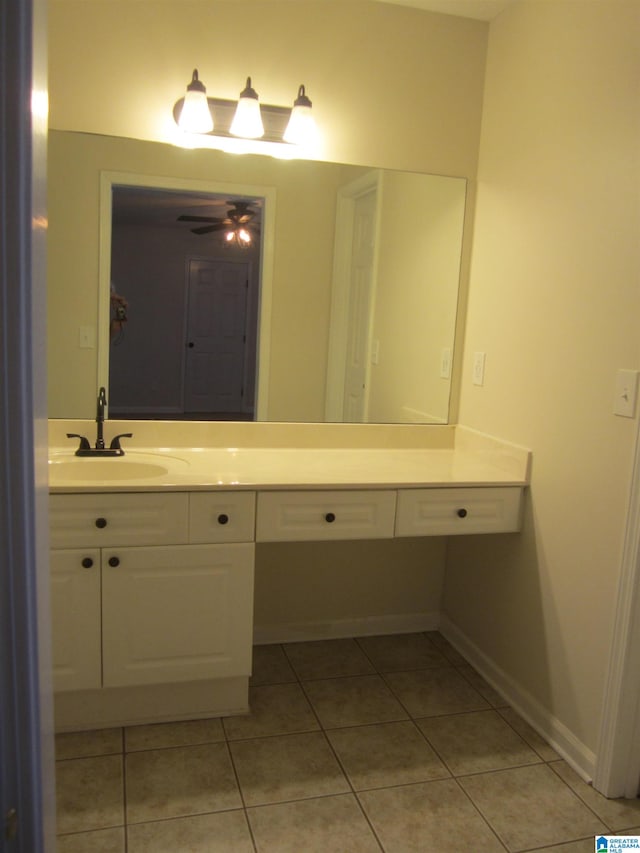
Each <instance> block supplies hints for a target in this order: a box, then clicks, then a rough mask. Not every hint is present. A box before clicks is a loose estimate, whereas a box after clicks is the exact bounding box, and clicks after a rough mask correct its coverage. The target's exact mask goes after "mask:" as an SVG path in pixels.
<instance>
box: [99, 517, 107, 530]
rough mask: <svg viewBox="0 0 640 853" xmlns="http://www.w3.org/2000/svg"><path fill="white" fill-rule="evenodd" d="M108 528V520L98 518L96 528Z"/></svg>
mask: <svg viewBox="0 0 640 853" xmlns="http://www.w3.org/2000/svg"><path fill="white" fill-rule="evenodd" d="M106 526H107V519H106V518H96V527H99V528H100V529H101V530H102V528H103V527H106Z"/></svg>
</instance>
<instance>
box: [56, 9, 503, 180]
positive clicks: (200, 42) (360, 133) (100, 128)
mask: <svg viewBox="0 0 640 853" xmlns="http://www.w3.org/2000/svg"><path fill="white" fill-rule="evenodd" d="M49 6H50V10H49V36H50V45H49V58H50V80H49V86H50V109H51V114H50V125H51V127H53V128H56V129H64V130H83V131H89V132H91V133H101V134H112V135H116V136H131V137H136V138H140V139H156V140H157V139H160V140H163V139H166V137H167V126H168V125H169V126H170V125H172V124H173V119H172V117H171V110H172V107H173V104H174V102H175V101H176V100H177V99H178V98H180V97H182V95H183V94H184V90H185V87H186V84H187V83H188V82H189V81H190V79H191V72H192V70H193V68H194V67H196V66H197V67H198V69H199V72H200V76H201V78H202V80H203V81H204V83H205V84H206V85H207V87H208V94H209V95H210V96H212V97H214V96H215V97H221V98H233V99H235V98H237V96H238V94H239V92H240V89H241V88H243V87H244V83H245V79H246V77H247V75H249V74H250V75H251V76H252V81H253V84H254V86H255V88H256V90H257V91H258V93H259V95H260V97H261V99H262V101H263V102H264V103H271V104H280V105H283V106H288V105H290V104H291V103H292V100H293V98H294V97H295V95H296V94H297V90H298V86H299V85H300V84H301V83H304V84H305V86H306V88H307V93H308V95H309V96H310V98H311V99H312V101H313V107H314V112H315V113H316V116H317V121H318V124H319V126H320V128H321V130H322V132H323V135H324V137H325V139H326V151H325V153H326V158H327V159H329V160H334V161H338V162H346V163H359V164H363V165H373V166H381V167H384V168H391V169H409V170H412V171H428V172H435V173H437V174H447V175H462V176H468V175H473V174H474V173H475V169H476V163H477V153H478V138H479V128H480V116H481V108H482V80H483V74H484V61H485V51H486V38H487V30H488V27H487V24H485V23H483V22H479V21H471V20H467V19H463V18H454V17H450V16H443V15H434V14H429V13H425V12H421V11H419V10H417V9H412V8H405V7H399V6H390V5H387V4H384V3H376V2H370V0H296V2H289V0H242V3H241V4H240V5H239V4H238V2H237V0H210V2H202V0H178V2H176V0H145V2H131V0H91V2H86V0H50V4H49ZM417 106H418V107H419V109H417V110H416V107H417ZM408 116H410V118H408ZM407 128H411V130H410V132H407V131H406V129H407Z"/></svg>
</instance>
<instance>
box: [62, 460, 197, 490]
mask: <svg viewBox="0 0 640 853" xmlns="http://www.w3.org/2000/svg"><path fill="white" fill-rule="evenodd" d="M149 456H151V459H148V458H145V457H144V455H143V454H136V457H137V458H131V456H107V457H105V458H104V459H99V458H96V457H82V456H63V457H58V458H56V457H55V456H54V457H53V458H51V459H49V474H50V476H51V479H53V480H57V481H64V482H73V483H87V482H103V483H104V482H114V481H116V482H117V481H121V480H149V479H153V478H154V477H164V476H166V475H167V474H168V473H169V471H170V469H171V468H173V467H175V465H176V464H178V465H186V464H188V463H187V462H185V460H184V459H180V458H178V457H174V456H169V457H166V458H163V457H162V456H161V455H160V454H158V455H157V456H155V454H149Z"/></svg>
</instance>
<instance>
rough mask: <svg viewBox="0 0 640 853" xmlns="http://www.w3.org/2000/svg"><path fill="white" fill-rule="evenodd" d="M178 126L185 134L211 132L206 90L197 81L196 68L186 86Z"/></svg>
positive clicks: (210, 116)
mask: <svg viewBox="0 0 640 853" xmlns="http://www.w3.org/2000/svg"><path fill="white" fill-rule="evenodd" d="M178 126H179V127H180V129H181V130H184V131H185V132H186V133H210V132H211V131H212V130H213V117H212V115H211V110H210V109H209V102H208V101H207V90H206V89H205V87H204V85H203V83H202V82H201V81H200V80H199V79H198V69H197V68H195V69H194V71H193V75H192V77H191V82H190V83H189V85H188V86H187V91H186V93H185V96H184V103H183V105H182V111H181V113H180V117H179V119H178Z"/></svg>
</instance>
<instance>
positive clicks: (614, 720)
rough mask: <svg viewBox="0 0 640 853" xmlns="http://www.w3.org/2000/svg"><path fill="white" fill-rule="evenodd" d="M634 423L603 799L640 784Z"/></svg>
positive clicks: (638, 441)
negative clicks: (632, 455) (631, 466)
mask: <svg viewBox="0 0 640 853" xmlns="http://www.w3.org/2000/svg"><path fill="white" fill-rule="evenodd" d="M639 783H640V421H638V422H637V423H636V437H635V446H634V458H633V468H632V476H631V487H630V493H629V501H628V504H627V519H626V525H625V535H624V545H623V551H622V561H621V566H620V574H619V578H618V592H617V600H616V606H615V612H614V621H613V631H612V637H611V646H610V652H609V666H608V669H607V674H606V679H605V691H604V697H603V705H602V718H601V725H600V739H599V743H598V752H597V763H596V770H595V773H594V778H593V786H594V788H595V789H596V790H597V791H599V792H600V793H601V794H604V796H605V797H627V798H630V799H633V798H635V797H637V796H638V792H639V787H640V784H639Z"/></svg>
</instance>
